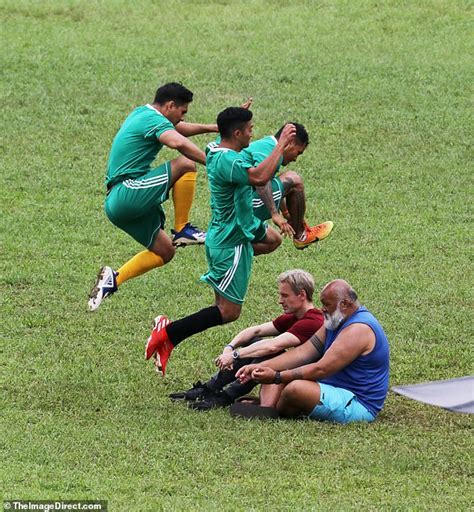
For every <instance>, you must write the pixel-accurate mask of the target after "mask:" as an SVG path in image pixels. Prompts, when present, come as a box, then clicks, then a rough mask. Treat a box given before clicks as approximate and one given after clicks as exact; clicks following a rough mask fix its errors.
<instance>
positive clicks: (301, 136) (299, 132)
mask: <svg viewBox="0 0 474 512" xmlns="http://www.w3.org/2000/svg"><path fill="white" fill-rule="evenodd" d="M287 124H294V125H295V127H296V140H297V141H298V142H299V143H300V144H304V145H308V144H309V135H308V132H307V131H306V128H305V127H304V126H303V125H302V124H300V123H294V122H293V121H290V122H289V123H285V124H284V125H283V126H282V127H281V128H280V129H279V130H278V131H277V132H276V133H275V138H276V139H279V138H280V135H281V132H282V131H283V128H284V127H285V126H286V125H287Z"/></svg>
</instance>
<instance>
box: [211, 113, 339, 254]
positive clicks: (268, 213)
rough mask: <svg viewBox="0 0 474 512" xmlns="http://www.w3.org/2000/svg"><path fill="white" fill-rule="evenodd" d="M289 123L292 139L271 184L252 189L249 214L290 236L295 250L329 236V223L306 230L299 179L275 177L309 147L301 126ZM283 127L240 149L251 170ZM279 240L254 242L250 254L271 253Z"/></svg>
mask: <svg viewBox="0 0 474 512" xmlns="http://www.w3.org/2000/svg"><path fill="white" fill-rule="evenodd" d="M291 124H293V125H294V126H295V127H296V136H295V140H294V142H293V143H292V144H290V145H289V146H288V147H287V148H286V149H285V151H284V153H283V156H282V158H281V159H280V162H279V164H278V166H277V169H276V171H275V175H274V176H273V178H272V179H271V181H269V182H268V183H267V184H266V185H265V186H263V187H255V188H254V192H253V201H252V205H253V214H254V215H255V216H256V217H258V218H259V219H261V220H263V221H266V220H270V219H271V220H272V221H273V222H274V223H275V224H276V225H277V226H278V227H279V228H280V230H281V232H282V233H283V234H285V235H288V236H291V237H293V244H294V245H295V247H296V248H297V249H305V248H306V247H308V246H309V245H310V244H312V243H314V242H318V241H320V240H324V239H325V238H326V237H327V236H329V234H330V233H331V231H332V228H333V223H332V222H331V221H326V222H323V223H321V224H318V225H317V226H313V227H310V226H309V225H308V223H307V222H306V221H305V211H306V196H305V191H304V184H303V180H302V178H301V176H300V175H299V174H297V173H296V172H295V171H285V172H283V173H281V174H278V172H279V170H280V168H281V167H285V166H287V165H288V164H290V163H292V162H295V161H296V160H297V158H298V157H299V156H300V155H302V154H303V152H304V151H305V150H306V148H307V146H308V144H309V137H308V132H307V131H306V129H305V127H304V126H303V125H302V124H299V123H294V122H292V123H291ZM284 126H285V125H283V126H282V127H281V128H280V129H279V130H278V132H277V133H276V134H275V135H274V136H273V135H270V136H268V137H263V138H262V139H258V140H256V141H254V142H252V143H251V144H250V145H249V146H248V147H247V148H244V149H243V150H242V156H243V158H244V159H245V160H246V161H247V162H248V163H250V164H251V165H252V166H253V167H256V166H257V165H258V164H259V163H261V162H262V161H263V160H265V158H267V157H268V155H270V153H271V152H272V151H273V149H274V148H275V145H276V144H277V142H278V138H279V137H280V135H281V132H282V130H283V128H284ZM219 141H220V138H217V140H216V141H215V142H211V143H209V144H208V148H212V147H216V146H217V145H218V144H219ZM280 211H281V212H282V213H280ZM281 241H282V238H281V236H279V235H278V234H276V236H275V237H274V242H275V243H274V245H273V246H270V245H267V246H266V247H265V248H264V247H259V244H258V243H255V242H254V243H253V247H254V252H255V254H263V252H262V251H263V250H267V251H268V252H271V251H272V250H275V249H276V248H277V247H278V246H279V245H280V244H281Z"/></svg>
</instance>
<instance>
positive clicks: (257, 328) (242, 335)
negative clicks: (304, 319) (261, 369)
mask: <svg viewBox="0 0 474 512" xmlns="http://www.w3.org/2000/svg"><path fill="white" fill-rule="evenodd" d="M276 334H278V331H277V330H276V328H275V326H274V325H273V322H265V323H264V324H260V325H252V326H251V327H247V328H246V329H244V330H243V331H240V332H239V334H237V335H236V336H235V337H234V338H233V339H232V341H231V342H230V343H228V344H227V345H226V346H225V347H224V350H223V351H222V354H221V355H220V356H218V357H217V358H216V359H215V363H216V366H218V367H219V368H220V369H221V370H222V369H223V368H229V367H231V366H232V363H233V362H234V358H233V357H232V354H233V352H234V350H235V349H236V348H238V347H241V346H242V345H244V344H245V343H247V342H249V341H250V340H251V339H252V338H255V337H257V336H275V335H276Z"/></svg>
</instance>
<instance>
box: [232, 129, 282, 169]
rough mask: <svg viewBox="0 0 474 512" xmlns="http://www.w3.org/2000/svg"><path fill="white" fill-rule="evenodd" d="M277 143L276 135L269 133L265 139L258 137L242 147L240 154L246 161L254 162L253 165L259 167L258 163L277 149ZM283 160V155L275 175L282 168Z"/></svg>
mask: <svg viewBox="0 0 474 512" xmlns="http://www.w3.org/2000/svg"><path fill="white" fill-rule="evenodd" d="M277 143H278V141H277V140H276V139H275V137H274V136H273V135H269V136H268V137H263V139H258V140H256V141H254V142H252V143H251V144H250V145H249V146H248V147H246V148H244V149H242V151H241V152H240V154H241V155H242V157H243V158H244V159H245V161H246V162H249V163H250V164H252V165H251V166H252V167H257V165H259V164H261V163H262V162H263V161H264V160H265V159H266V158H268V157H269V156H270V153H271V152H272V151H273V150H274V149H275V146H276V145H277ZM282 162H283V157H281V158H280V161H279V162H278V165H277V168H276V169H275V173H274V176H275V174H277V173H278V171H279V170H280V167H281V164H282Z"/></svg>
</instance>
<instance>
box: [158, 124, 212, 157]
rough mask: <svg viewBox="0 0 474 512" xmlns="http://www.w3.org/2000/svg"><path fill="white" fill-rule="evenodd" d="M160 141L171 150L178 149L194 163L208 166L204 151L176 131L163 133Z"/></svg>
mask: <svg viewBox="0 0 474 512" xmlns="http://www.w3.org/2000/svg"><path fill="white" fill-rule="evenodd" d="M158 140H159V141H160V142H161V143H162V144H164V145H165V146H168V147H169V148H171V149H176V150H177V151H179V152H180V153H181V154H182V155H184V156H186V157H188V158H189V159H191V160H194V162H198V163H200V164H203V165H205V164H206V155H205V154H204V151H202V150H201V149H199V148H198V147H197V146H196V145H195V144H193V143H192V142H191V141H190V140H188V139H187V138H186V137H184V136H183V135H181V134H180V133H178V132H177V131H176V130H168V131H166V132H164V133H162V134H161V135H160V136H159V137H158Z"/></svg>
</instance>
